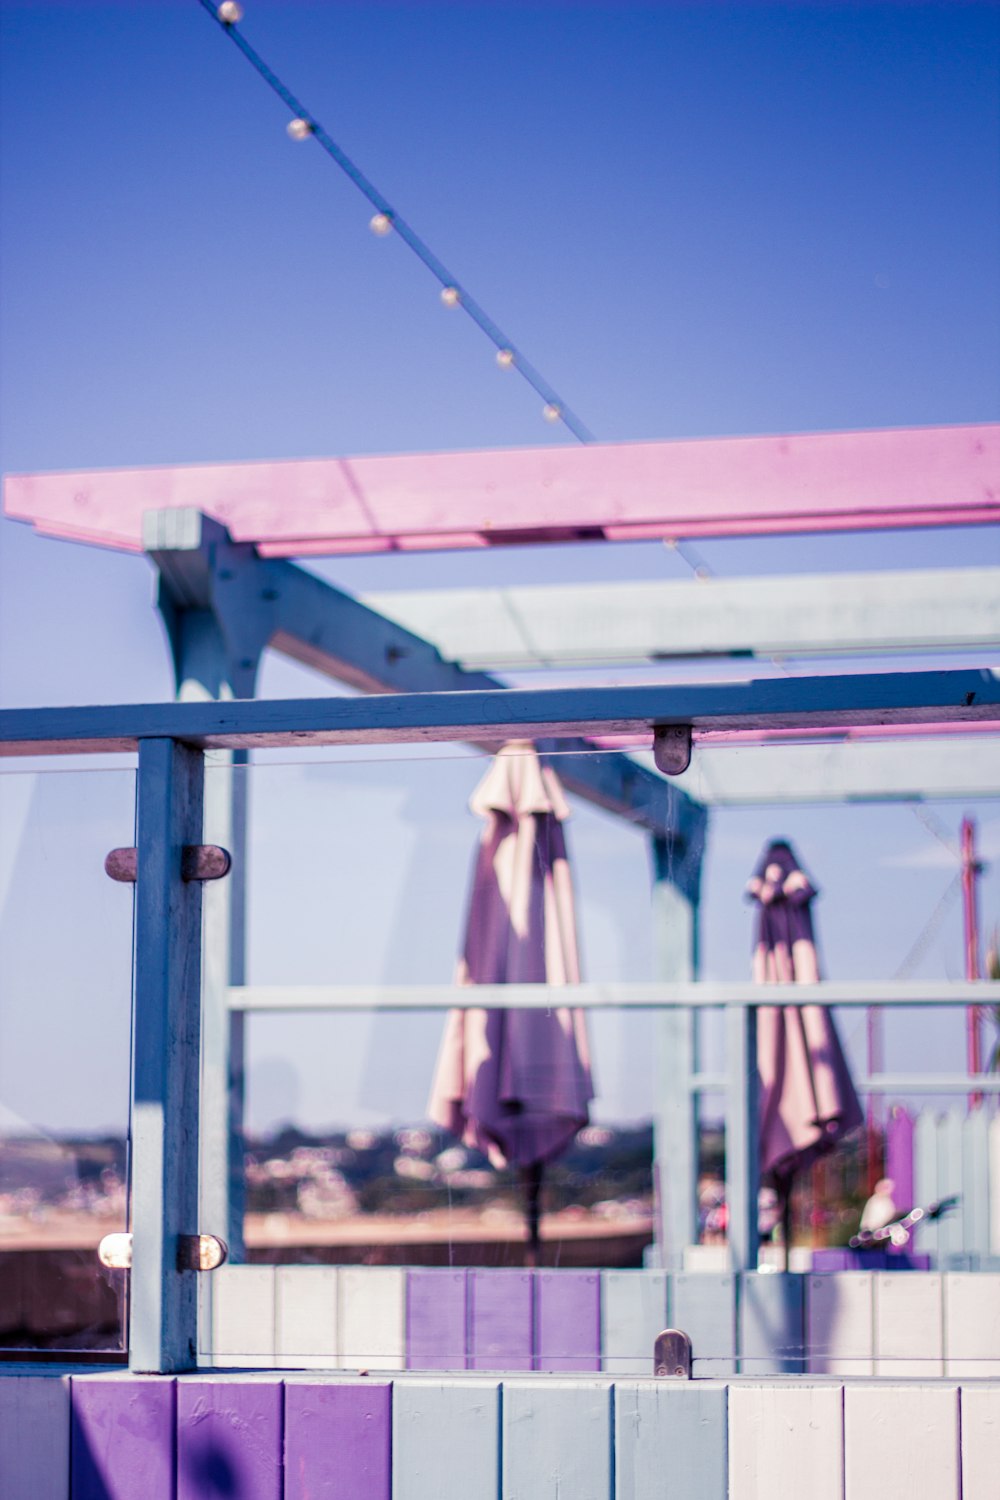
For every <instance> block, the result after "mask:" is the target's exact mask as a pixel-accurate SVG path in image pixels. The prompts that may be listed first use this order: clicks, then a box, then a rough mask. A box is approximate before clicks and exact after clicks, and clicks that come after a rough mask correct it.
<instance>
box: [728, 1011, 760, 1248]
mask: <svg viewBox="0 0 1000 1500" xmlns="http://www.w3.org/2000/svg"><path fill="white" fill-rule="evenodd" d="M726 1054H727V1058H728V1064H729V1066H728V1072H729V1091H728V1095H727V1099H726V1206H727V1214H728V1224H729V1229H728V1238H729V1255H730V1259H731V1261H732V1266H733V1270H734V1271H755V1270H756V1269H757V1250H758V1235H757V1194H758V1190H759V1181H760V1162H759V1148H758V1128H759V1127H758V1119H757V1115H758V1108H757V1008H756V1006H754V1005H746V1006H742V1005H734V1006H732V1007H731V1009H730V1010H729V1012H728V1013H727V1016H726Z"/></svg>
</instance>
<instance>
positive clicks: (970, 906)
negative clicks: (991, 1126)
mask: <svg viewBox="0 0 1000 1500" xmlns="http://www.w3.org/2000/svg"><path fill="white" fill-rule="evenodd" d="M961 840H962V921H963V928H964V935H965V977H966V979H978V978H979V901H978V895H979V893H978V890H977V884H978V880H979V876H980V875H981V873H982V868H983V867H982V865H981V864H980V863H979V861H978V860H977V858H976V825H975V822H974V821H973V819H972V818H963V819H962V832H961ZM965 1024H966V1056H967V1059H968V1066H969V1072H970V1073H971V1074H973V1075H975V1074H976V1073H978V1072H979V1070H980V1068H981V1066H982V1057H981V1048H980V1036H979V1006H978V1005H970V1006H969V1008H968V1010H967V1011H966V1020H965ZM982 1102H983V1096H982V1094H978V1093H975V1094H970V1095H969V1107H970V1109H978V1108H979V1106H980V1105H981V1104H982Z"/></svg>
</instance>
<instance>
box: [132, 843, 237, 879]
mask: <svg viewBox="0 0 1000 1500" xmlns="http://www.w3.org/2000/svg"><path fill="white" fill-rule="evenodd" d="M232 867H233V860H232V856H231V855H230V853H229V851H228V849H220V848H219V846H218V844H185V845H184V847H183V849H182V850H181V879H182V880H221V879H222V877H223V876H224V875H228V874H229V871H230V870H231V869H232ZM138 868H139V851H138V850H137V849H136V848H134V847H133V848H131V849H112V851H111V853H110V854H109V855H108V857H107V858H106V859H105V861H104V872H105V874H106V875H110V876H111V879H112V880H120V881H121V882H122V883H123V884H126V885H127V884H133V885H134V884H135V880H136V875H137V872H138Z"/></svg>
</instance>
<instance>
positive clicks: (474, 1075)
mask: <svg viewBox="0 0 1000 1500" xmlns="http://www.w3.org/2000/svg"><path fill="white" fill-rule="evenodd" d="M472 806H473V809H474V810H475V811H476V812H477V813H479V814H480V816H482V817H484V818H485V820H486V824H485V828H484V830H483V835H482V839H481V841H480V845H479V850H478V855H477V860H476V870H475V875H474V879H473V885H472V895H471V900H470V903H469V914H468V920H467V925H466V934H465V946H464V952H463V955H462V958H461V960H460V962H459V966H458V975H457V982H458V983H459V984H551V985H553V986H557V987H562V986H566V985H572V984H578V983H579V980H580V967H579V957H578V949H577V940H576V921H575V916H574V910H573V891H572V885H571V882H570V872H569V865H568V863H567V859H566V845H565V840H564V837H563V832H562V819H563V818H564V817H565V815H566V811H567V809H566V805H565V802H564V799H563V795H562V791H561V788H560V787H559V783H558V781H557V779H556V777H555V775H554V773H553V772H552V771H550V770H547V769H546V770H543V769H542V767H541V766H540V764H539V761H538V758H537V756H536V755H535V752H534V750H533V748H532V747H531V746H530V745H528V744H526V743H524V742H514V743H512V744H511V745H508V746H506V747H505V748H504V750H502V751H501V752H500V754H499V755H498V756H497V757H496V759H495V761H494V764H493V766H492V768H491V770H490V771H489V772H488V774H487V776H486V777H485V778H484V780H483V782H482V783H481V784H480V786H479V788H478V789H477V792H476V794H475V796H474V797H473V800H472ZM592 1097H593V1089H592V1085H591V1076H590V1052H589V1046H588V1042H587V1032H586V1024H585V1020H584V1016H583V1014H582V1012H581V1011H579V1010H573V1009H571V1008H569V1007H568V1006H553V1008H552V1009H551V1010H548V1011H536V1010H512V1011H511V1010H491V1011H487V1010H455V1011H452V1012H450V1014H449V1016H448V1020H447V1023H446V1026H445V1032H444V1036H443V1038H442V1042H441V1050H440V1053H439V1056H438V1065H437V1070H436V1074H435V1078H434V1084H433V1087H432V1090H431V1102H430V1106H429V1113H430V1116H431V1118H432V1119H433V1120H435V1121H436V1122H437V1123H438V1124H440V1125H442V1126H444V1127H445V1129H447V1130H450V1131H451V1132H452V1133H453V1134H454V1135H457V1136H460V1137H461V1138H462V1139H463V1140H464V1141H465V1142H466V1144H467V1145H470V1146H474V1147H476V1148H477V1149H479V1150H481V1151H483V1152H485V1154H486V1155H488V1156H489V1157H490V1159H491V1160H492V1161H493V1162H494V1163H495V1164H496V1165H498V1166H502V1165H504V1164H505V1163H507V1162H511V1163H514V1164H516V1165H526V1164H529V1163H532V1162H540V1161H547V1160H549V1159H550V1158H552V1157H554V1156H557V1155H558V1154H559V1153H560V1152H561V1151H563V1150H564V1149H565V1148H566V1146H567V1145H568V1144H569V1142H570V1141H571V1140H572V1139H573V1136H574V1135H575V1134H576V1132H577V1131H578V1130H579V1129H580V1128H581V1126H583V1125H585V1124H586V1123H587V1106H588V1104H589V1102H590V1100H591V1098H592Z"/></svg>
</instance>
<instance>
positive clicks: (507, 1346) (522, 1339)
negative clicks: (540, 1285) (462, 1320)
mask: <svg viewBox="0 0 1000 1500" xmlns="http://www.w3.org/2000/svg"><path fill="white" fill-rule="evenodd" d="M469 1279H470V1287H469V1292H470V1296H469V1355H470V1358H469V1367H470V1368H471V1369H473V1370H530V1369H531V1367H532V1361H531V1352H532V1346H533V1338H532V1305H531V1304H532V1296H531V1272H530V1271H492V1270H474V1271H470V1272H469Z"/></svg>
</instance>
